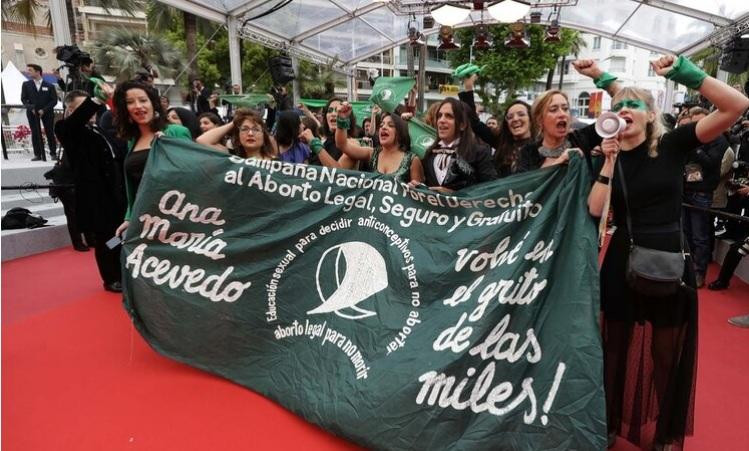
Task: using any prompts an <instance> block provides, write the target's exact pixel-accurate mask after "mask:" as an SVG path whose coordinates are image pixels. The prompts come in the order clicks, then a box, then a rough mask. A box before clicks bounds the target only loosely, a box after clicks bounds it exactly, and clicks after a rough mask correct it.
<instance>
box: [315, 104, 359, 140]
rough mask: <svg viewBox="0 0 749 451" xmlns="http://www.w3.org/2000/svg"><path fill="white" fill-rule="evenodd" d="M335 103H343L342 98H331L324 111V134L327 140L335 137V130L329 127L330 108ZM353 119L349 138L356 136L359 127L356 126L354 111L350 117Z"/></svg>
mask: <svg viewBox="0 0 749 451" xmlns="http://www.w3.org/2000/svg"><path fill="white" fill-rule="evenodd" d="M333 102H341V103H343V99H341V98H340V97H331V98H330V100H328V103H326V104H325V107H324V108H323V109H322V119H323V121H322V134H323V135H325V136H326V137H327V138H332V137H333V130H331V129H330V127H328V108H330V104H331V103H333ZM349 118H350V119H351V128H350V129H349V131H348V134H349V136H355V135H356V133H357V131H358V127H357V126H356V115H354V111H353V110H351V115H350V116H349Z"/></svg>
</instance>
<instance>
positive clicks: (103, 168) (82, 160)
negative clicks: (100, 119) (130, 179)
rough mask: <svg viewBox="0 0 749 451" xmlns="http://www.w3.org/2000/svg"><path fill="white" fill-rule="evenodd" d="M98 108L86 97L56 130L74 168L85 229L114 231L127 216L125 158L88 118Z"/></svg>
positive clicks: (81, 223)
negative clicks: (118, 154) (120, 159)
mask: <svg viewBox="0 0 749 451" xmlns="http://www.w3.org/2000/svg"><path fill="white" fill-rule="evenodd" d="M98 110H99V105H97V104H96V103H95V102H94V101H92V100H91V99H90V98H87V99H86V100H85V101H84V102H83V103H82V104H81V105H80V106H79V107H78V108H77V109H76V110H75V111H74V112H73V114H71V115H70V116H69V117H67V118H66V119H62V120H59V121H57V123H56V124H55V134H56V135H57V138H58V139H59V140H60V142H61V143H62V145H63V147H64V148H65V152H64V154H63V155H64V157H65V158H67V159H68V160H69V163H70V166H71V167H72V168H73V177H74V181H75V182H74V183H75V195H76V220H77V223H78V226H79V227H80V228H81V230H82V231H84V232H106V233H110V232H111V233H112V234H114V231H115V229H116V228H117V226H118V225H119V224H120V223H121V222H122V218H123V217H124V216H125V190H124V185H123V170H122V161H119V159H118V158H117V155H116V153H115V151H114V149H113V147H112V146H111V145H110V143H109V141H108V140H107V139H106V137H105V136H104V134H103V133H102V131H101V129H99V127H98V126H96V125H92V124H90V123H89V120H90V119H91V118H92V117H93V116H94V115H95V114H96V112H97V111H98Z"/></svg>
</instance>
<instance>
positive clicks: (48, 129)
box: [26, 110, 57, 161]
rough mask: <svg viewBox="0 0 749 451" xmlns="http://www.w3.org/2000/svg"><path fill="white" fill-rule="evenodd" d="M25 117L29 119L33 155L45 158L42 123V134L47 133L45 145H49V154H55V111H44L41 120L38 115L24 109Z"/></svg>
mask: <svg viewBox="0 0 749 451" xmlns="http://www.w3.org/2000/svg"><path fill="white" fill-rule="evenodd" d="M26 118H27V119H28V120H29V128H30V129H31V145H32V146H33V148H34V156H35V157H37V158H41V159H42V160H45V161H46V160H47V157H46V154H45V152H44V141H43V140H42V124H43V125H44V134H45V135H47V145H48V146H49V154H50V155H51V156H55V153H56V151H57V142H56V141H55V130H54V128H55V113H53V112H52V111H47V112H45V113H44V114H43V115H42V117H41V121H40V118H39V116H37V115H36V114H34V112H33V111H31V110H26ZM40 122H41V123H40Z"/></svg>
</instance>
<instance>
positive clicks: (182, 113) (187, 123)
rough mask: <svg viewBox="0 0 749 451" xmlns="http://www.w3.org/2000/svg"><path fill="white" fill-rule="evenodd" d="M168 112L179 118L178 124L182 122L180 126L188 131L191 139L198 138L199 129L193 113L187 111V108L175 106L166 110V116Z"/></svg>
mask: <svg viewBox="0 0 749 451" xmlns="http://www.w3.org/2000/svg"><path fill="white" fill-rule="evenodd" d="M170 111H174V112H175V113H176V114H177V116H178V117H179V120H180V122H182V126H183V127H185V128H187V129H188V130H190V135H192V139H195V138H197V137H198V136H200V127H199V126H198V118H197V117H196V116H195V113H193V112H192V111H190V110H188V109H187V108H182V107H176V106H175V107H171V108H169V109H168V110H166V112H167V114H169V112H170Z"/></svg>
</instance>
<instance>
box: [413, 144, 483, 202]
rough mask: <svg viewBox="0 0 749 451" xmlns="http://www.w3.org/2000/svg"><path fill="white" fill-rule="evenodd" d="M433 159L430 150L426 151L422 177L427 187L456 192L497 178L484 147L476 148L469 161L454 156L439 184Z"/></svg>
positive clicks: (433, 155) (433, 156)
mask: <svg viewBox="0 0 749 451" xmlns="http://www.w3.org/2000/svg"><path fill="white" fill-rule="evenodd" d="M435 157H436V155H435V154H433V153H432V152H431V150H427V153H426V155H424V176H425V178H426V184H427V186H444V187H445V188H449V189H451V190H454V191H458V190H460V189H463V188H466V187H469V186H471V185H475V184H477V183H482V182H488V181H490V180H495V179H496V178H497V170H496V169H495V168H494V160H493V159H492V153H491V150H489V148H488V147H486V146H483V145H480V146H477V147H476V149H474V151H473V155H471V156H470V158H469V159H463V158H462V157H460V156H456V158H454V159H453V161H452V162H451V163H450V167H448V168H447V175H445V179H444V180H443V181H442V183H441V184H440V183H438V182H437V175H436V174H435V172H434V158H435Z"/></svg>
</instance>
